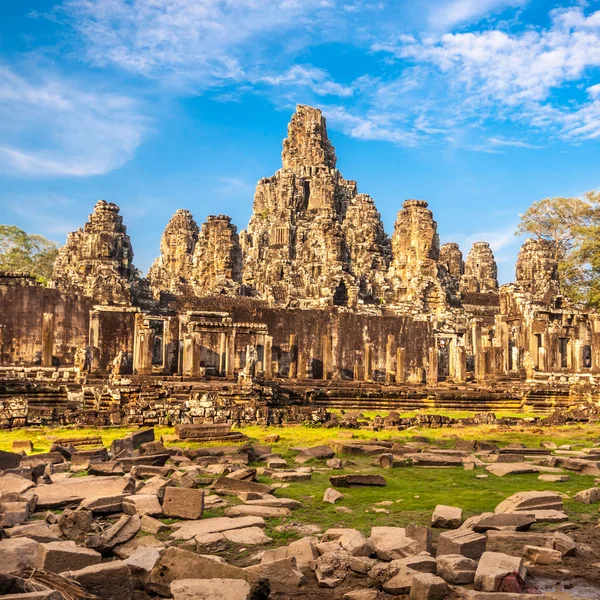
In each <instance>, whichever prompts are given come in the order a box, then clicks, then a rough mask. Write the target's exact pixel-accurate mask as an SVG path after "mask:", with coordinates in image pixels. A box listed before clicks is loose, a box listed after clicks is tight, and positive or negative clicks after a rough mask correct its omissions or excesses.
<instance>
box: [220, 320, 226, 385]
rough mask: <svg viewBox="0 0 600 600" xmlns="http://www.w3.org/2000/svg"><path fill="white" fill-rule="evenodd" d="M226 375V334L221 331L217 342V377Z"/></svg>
mask: <svg viewBox="0 0 600 600" xmlns="http://www.w3.org/2000/svg"><path fill="white" fill-rule="evenodd" d="M226 373H227V334H226V333H225V332H224V331H222V332H221V335H220V340H219V375H221V376H223V375H225V374H226Z"/></svg>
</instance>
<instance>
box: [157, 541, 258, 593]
mask: <svg viewBox="0 0 600 600" xmlns="http://www.w3.org/2000/svg"><path fill="white" fill-rule="evenodd" d="M190 578H193V579H213V578H215V579H236V580H242V581H245V582H247V583H248V584H250V594H249V595H250V596H251V597H252V598H253V600H260V599H263V600H266V598H267V597H268V595H269V585H268V582H267V581H266V580H264V579H262V578H261V577H259V576H258V575H257V574H255V573H251V572H249V571H246V570H244V569H239V568H238V567H233V566H231V565H228V564H226V563H219V562H216V561H214V560H211V559H210V558H206V557H203V556H200V555H198V554H194V553H193V552H188V551H187V550H182V549H181V548H176V547H171V548H167V549H166V550H165V551H164V552H163V554H162V555H161V557H160V559H159V560H158V561H157V563H156V564H155V565H154V568H153V569H152V572H151V573H150V578H149V580H148V587H149V588H150V589H152V590H154V591H156V592H157V593H159V594H161V595H162V596H168V595H169V592H170V586H171V584H172V583H173V582H175V581H179V580H182V579H183V580H185V579H190Z"/></svg>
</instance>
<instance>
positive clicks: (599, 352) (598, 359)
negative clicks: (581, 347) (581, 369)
mask: <svg viewBox="0 0 600 600" xmlns="http://www.w3.org/2000/svg"><path fill="white" fill-rule="evenodd" d="M591 320H592V339H591V342H590V345H591V347H592V372H593V373H600V317H592V318H591Z"/></svg>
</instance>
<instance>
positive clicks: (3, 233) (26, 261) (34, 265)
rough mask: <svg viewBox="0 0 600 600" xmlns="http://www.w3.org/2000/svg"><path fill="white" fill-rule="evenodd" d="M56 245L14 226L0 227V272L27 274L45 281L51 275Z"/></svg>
mask: <svg viewBox="0 0 600 600" xmlns="http://www.w3.org/2000/svg"><path fill="white" fill-rule="evenodd" d="M57 254H58V244H57V243H56V242H53V241H51V240H47V239H46V238H45V237H42V236H41V235H36V234H28V233H26V232H25V231H23V230H22V229H19V228H18V227H16V226H15V225H0V270H1V271H20V272H23V273H29V274H30V275H33V276H35V277H38V278H39V279H40V280H42V281H46V280H47V279H49V278H50V276H51V275H52V268H53V266H54V261H55V260H56V256H57Z"/></svg>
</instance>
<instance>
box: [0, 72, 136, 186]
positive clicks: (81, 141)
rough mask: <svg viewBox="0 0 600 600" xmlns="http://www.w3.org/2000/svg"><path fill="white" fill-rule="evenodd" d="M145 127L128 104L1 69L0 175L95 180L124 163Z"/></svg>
mask: <svg viewBox="0 0 600 600" xmlns="http://www.w3.org/2000/svg"><path fill="white" fill-rule="evenodd" d="M145 130H146V122H145V120H144V118H143V117H142V116H141V115H140V113H139V106H138V105H137V103H136V102H134V101H133V100H132V99H130V98H128V97H126V96H122V95H117V94H107V93H103V92H98V93H97V92H93V91H90V90H84V89H83V88H82V87H81V86H77V85H75V84H73V83H71V82H67V81H65V80H63V79H61V78H59V77H56V76H53V75H50V74H47V73H46V74H44V75H43V76H37V77H33V76H27V77H26V76H23V75H20V74H17V73H16V72H15V71H14V70H12V69H11V68H9V67H7V66H4V65H2V64H0V171H1V172H4V173H6V174H9V175H13V174H18V175H29V176H39V175H41V176H74V177H81V176H88V175H100V174H103V173H106V172H108V171H111V170H112V169H115V168H117V167H119V166H121V165H122V164H124V163H125V162H126V161H128V160H129V159H130V158H131V157H132V156H133V154H134V153H135V150H136V149H137V147H138V146H139V144H140V143H141V140H142V137H143V134H144V132H145Z"/></svg>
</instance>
